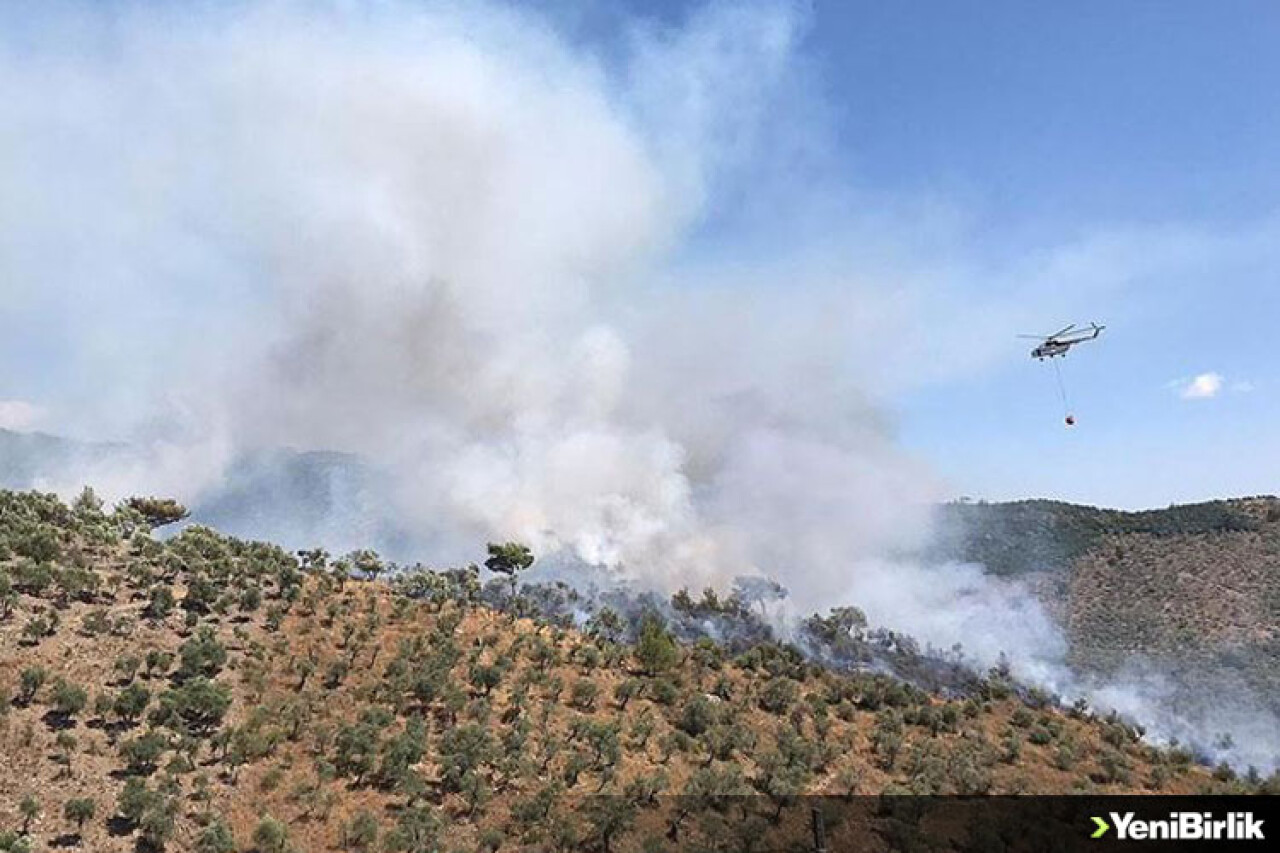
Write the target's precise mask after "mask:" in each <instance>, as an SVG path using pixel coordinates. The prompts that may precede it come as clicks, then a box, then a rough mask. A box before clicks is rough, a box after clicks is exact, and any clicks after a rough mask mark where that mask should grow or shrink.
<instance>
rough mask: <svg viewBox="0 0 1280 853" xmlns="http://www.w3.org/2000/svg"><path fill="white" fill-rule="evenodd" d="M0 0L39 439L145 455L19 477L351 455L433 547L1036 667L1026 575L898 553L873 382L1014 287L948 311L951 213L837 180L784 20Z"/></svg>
mask: <svg viewBox="0 0 1280 853" xmlns="http://www.w3.org/2000/svg"><path fill="white" fill-rule="evenodd" d="M10 14H11V15H12V13H10ZM26 14H27V15H28V16H30V17H26V18H23V19H22V21H23V24H24V25H23V26H12V27H5V26H3V25H4V24H5V23H12V22H10V21H8V20H7V19H6V18H4V17H0V33H7V35H0V288H2V289H3V305H2V307H0V312H3V313H0V331H3V332H5V333H11V334H9V335H8V336H9V337H10V338H11V339H17V340H22V339H24V338H23V337H22V336H21V335H19V334H18V332H19V330H22V329H32V328H35V329H39V330H41V336H40V337H41V341H40V346H38V347H32V348H30V349H29V350H27V351H25V357H26V358H27V359H29V360H30V362H29V363H26V364H20V365H19V369H20V370H26V371H30V372H31V373H32V374H33V375H35V374H39V375H40V376H41V381H42V384H43V385H44V387H45V388H46V389H47V393H46V397H47V399H40V400H38V401H37V402H36V403H35V405H39V406H40V407H41V410H42V411H43V412H44V420H45V421H46V422H49V423H56V424H59V425H60V426H61V427H62V429H63V430H64V431H70V432H73V433H77V434H79V435H82V436H88V437H94V438H114V439H124V440H128V441H129V442H131V444H132V445H133V446H134V447H137V448H141V450H138V451H136V452H134V453H131V454H126V455H125V456H123V457H121V458H122V459H123V460H124V461H123V462H121V461H119V460H118V459H117V460H115V461H111V462H104V463H102V464H100V465H97V466H94V465H88V466H84V467H78V468H77V469H76V470H75V471H72V472H67V474H66V475H65V477H64V478H63V479H61V480H58V481H49V483H48V485H51V486H59V487H62V488H65V489H70V488H74V487H78V486H79V485H80V484H81V483H84V482H91V483H93V484H94V485H95V487H97V488H98V489H99V491H100V492H102V493H104V494H106V495H108V496H112V497H119V496H122V495H124V494H127V493H131V492H152V493H163V494H170V495H174V496H176V497H178V498H181V499H186V500H188V501H195V500H198V499H199V498H200V496H201V495H202V494H204V493H207V492H208V491H210V490H212V489H215V488H216V487H217V486H218V484H219V483H220V482H221V481H222V480H223V479H224V477H225V476H226V472H227V469H228V466H229V465H231V463H232V462H233V461H234V460H235V459H236V458H238V457H239V456H240V455H242V454H243V453H245V452H247V451H252V450H256V449H263V448H276V447H292V448H299V449H304V450H306V449H324V450H335V451H344V452H350V453H353V454H356V455H358V456H359V457H361V458H363V459H365V460H367V461H368V462H369V463H370V464H372V465H374V466H376V467H377V468H378V470H379V472H380V473H381V474H382V475H383V476H384V477H385V478H386V479H387V481H388V482H389V483H390V485H389V486H388V493H387V494H386V495H385V496H384V497H385V505H386V512H387V513H388V514H389V515H392V516H394V517H395V518H396V519H397V520H398V522H400V523H401V524H402V525H403V526H405V527H406V528H408V529H409V530H410V531H411V532H412V535H413V536H414V538H415V539H416V541H418V542H419V543H422V544H423V547H424V548H429V552H428V553H427V554H424V556H427V557H428V558H429V559H431V560H432V561H436V562H450V561H454V560H464V559H473V558H474V554H475V551H476V546H477V544H478V543H482V542H483V541H484V540H485V539H486V538H490V539H492V538H513V539H520V540H523V541H526V542H528V543H529V544H530V545H531V546H532V547H533V548H534V549H535V551H537V552H538V553H541V554H548V553H554V552H556V551H557V550H564V551H568V552H571V553H573V554H575V555H576V556H577V557H579V558H581V559H584V560H586V561H588V562H592V563H599V564H605V565H609V566H612V567H614V568H617V569H619V570H620V571H623V572H625V573H627V574H629V575H631V576H632V577H634V578H636V579H638V580H640V581H641V582H644V583H648V584H650V585H652V586H655V587H658V588H661V589H667V590H670V589H673V588H676V587H681V586H689V587H691V588H695V589H696V588H699V587H700V586H701V585H703V584H706V583H716V582H722V581H725V580H727V579H729V578H731V577H733V576H736V575H741V574H747V573H750V572H752V571H763V572H767V573H769V574H771V575H774V576H776V577H779V578H780V579H782V580H783V581H784V583H785V584H786V585H787V586H788V587H789V588H790V589H791V590H792V594H793V600H794V601H795V603H796V604H797V605H798V606H800V607H802V608H810V609H812V608H818V607H822V608H825V607H826V606H830V605H832V604H835V603H839V602H842V601H845V600H849V599H852V600H854V601H861V602H864V603H865V605H866V607H867V610H868V612H869V613H870V615H872V616H873V618H875V619H877V620H878V621H880V622H883V623H885V624H889V625H892V626H895V627H902V628H904V629H906V630H908V631H913V632H916V633H919V634H920V635H921V636H922V638H923V639H926V640H929V641H932V642H935V643H937V644H939V645H944V646H949V645H951V644H952V643H954V642H961V643H963V644H964V646H965V648H966V649H969V650H971V651H972V653H973V654H975V655H976V656H978V657H979V658H980V659H983V660H986V661H989V662H990V661H993V659H994V657H995V656H996V655H997V654H998V653H999V652H1000V651H1005V652H1008V653H1009V654H1010V655H1012V656H1013V657H1014V658H1015V660H1025V661H1027V662H1028V663H1027V667H1028V670H1027V671H1028V672H1036V671H1047V670H1045V668H1046V667H1049V666H1051V665H1052V663H1053V662H1057V661H1061V659H1062V656H1063V651H1064V649H1063V641H1062V638H1061V636H1060V634H1059V633H1058V632H1057V631H1056V630H1055V629H1054V628H1053V626H1052V624H1051V623H1050V622H1049V621H1048V620H1047V618H1046V617H1045V616H1044V614H1043V613H1042V612H1040V611H1039V609H1038V605H1035V604H1034V602H1033V600H1032V599H1031V597H1030V596H1029V595H1028V594H1026V593H1025V591H1024V590H1022V589H1020V588H1019V587H1016V586H1014V585H1010V584H1007V583H1005V582H1000V581H994V580H991V579H988V578H986V576H984V575H983V574H981V573H980V572H978V571H977V570H973V569H957V568H955V567H951V568H932V569H931V568H922V567H918V566H914V565H903V564H902V563H901V562H900V561H895V560H893V559H892V555H894V554H896V553H901V552H905V551H909V550H911V549H913V548H915V547H917V546H918V545H920V544H921V542H922V541H923V540H924V538H925V537H926V536H927V532H928V531H927V518H928V513H929V506H930V505H931V504H932V503H933V502H934V501H935V500H936V499H937V498H938V496H939V494H940V490H939V486H938V484H937V483H936V481H935V480H934V478H933V476H932V475H931V474H930V473H929V472H928V471H927V470H925V469H924V467H923V466H922V465H920V464H919V463H918V462H916V461H915V460H913V459H912V458H910V457H909V455H908V454H906V453H905V452H904V451H903V450H902V449H901V448H899V447H898V446H897V445H896V444H895V442H894V439H893V428H892V424H891V422H890V421H889V419H888V418H887V417H886V415H885V414H884V412H883V407H882V406H881V405H880V403H879V402H878V401H879V400H881V399H882V398H883V397H884V396H885V395H887V394H890V393H893V392H894V391H896V390H900V389H902V388H904V387H908V386H910V385H911V384H912V383H916V382H920V381H923V380H925V379H937V378H939V377H943V376H946V375H947V374H948V372H950V371H963V370H966V369H968V368H970V367H972V366H973V365H975V364H980V363H982V362H983V360H984V359H987V358H989V357H990V355H991V353H992V352H993V349H992V344H990V343H982V341H984V340H987V341H990V340H993V339H994V336H985V335H983V334H982V332H983V330H984V329H986V328H995V327H1000V328H1003V329H1006V330H1007V329H1008V328H1013V327H1015V326H1021V325H1023V324H1022V323H1019V322H1015V317H1017V312H1018V311H1021V310H1026V311H1028V312H1030V311H1033V310H1034V306H1027V307H1025V308H1019V309H1016V310H1011V309H1009V308H1007V307H1004V306H1005V305H1006V304H1007V302H1008V300H1005V299H1004V298H1003V296H1004V293H1002V285H1001V283H1000V281H999V279H998V277H994V276H993V277H992V278H993V284H992V285H991V287H990V292H991V294H992V296H991V301H990V302H989V303H987V304H973V301H972V299H971V298H966V299H964V300H961V298H960V297H959V296H957V295H955V294H958V293H960V292H961V291H962V290H965V289H964V288H958V287H953V286H952V285H955V284H957V283H962V282H965V281H967V280H968V279H970V278H972V277H974V276H975V275H977V273H976V272H974V271H973V270H971V269H970V268H969V267H968V265H966V264H963V263H957V262H954V261H952V260H951V259H950V258H949V257H948V255H947V251H946V249H947V243H948V239H947V238H946V237H945V236H939V235H946V234H948V233H950V228H949V226H948V222H949V221H950V216H949V214H948V213H947V211H945V210H939V209H937V207H936V206H935V205H931V204H926V205H920V206H917V207H911V206H909V205H902V204H901V202H894V203H893V204H886V205H885V207H884V208H883V209H876V210H868V211H853V212H851V211H850V210H849V207H848V205H847V203H846V202H847V200H848V199H847V198H846V194H842V192H841V191H840V190H838V189H834V188H832V186H830V185H829V183H828V182H827V181H826V178H825V173H824V172H823V171H822V167H823V166H824V165H825V157H826V156H827V152H825V151H824V145H825V143H824V140H826V139H827V138H828V134H827V131H826V129H825V126H824V125H823V122H822V109H823V108H822V104H821V98H820V96H819V95H818V94H816V93H815V90H816V88H817V87H816V80H815V78H814V77H813V76H812V75H809V74H808V73H807V72H806V66H805V63H804V61H803V56H802V53H801V51H800V44H801V43H802V37H803V30H804V26H805V25H806V19H805V14H804V13H803V10H801V9H800V8H799V7H798V6H795V5H792V4H788V3H762V4H713V5H709V6H707V7H705V8H703V9H701V10H698V11H696V12H694V13H691V15H690V16H689V18H688V19H687V20H686V21H684V22H682V24H681V25H680V26H674V27H655V26H641V25H636V26H635V27H634V28H633V29H631V30H629V31H628V32H627V35H626V38H624V39H622V40H621V41H620V44H621V45H622V46H621V47H620V48H619V49H618V53H619V56H605V55H603V54H597V53H593V52H592V51H590V50H588V49H586V48H583V47H581V46H575V45H574V44H572V43H570V42H569V41H567V40H566V39H564V38H563V37H561V36H560V35H559V34H558V33H557V31H556V30H555V28H554V26H552V25H550V24H548V23H546V22H545V21H544V20H542V19H541V18H539V17H538V16H536V15H534V14H530V13H526V12H520V11H514V10H513V9H512V8H510V7H500V6H490V5H483V4H465V5H455V4H449V3H412V4H411V3H408V2H379V3H367V4H363V3H355V2H333V3H320V2H311V3H307V2H275V3H269V2H263V3H237V4H230V5H229V6H225V7H219V6H216V5H212V4H211V5H209V6H204V5H200V6H188V7H186V8H185V10H184V11H182V12H179V11H176V10H169V11H166V10H164V9H161V8H160V7H159V6H158V4H139V5H127V4H109V5H104V6H102V7H95V6H94V5H93V4H88V3H84V4H51V5H50V6H48V7H47V8H46V9H45V10H44V11H43V12H39V13H37V12H34V11H32V10H30V9H28V10H27V11H26ZM17 20H18V18H17V17H16V16H14V21H17ZM815 175H816V177H815ZM895 205H898V206H897V207H896V208H895ZM908 208H909V209H908ZM908 221H909V227H903V224H904V222H908ZM726 235H729V236H728V237H726ZM987 272H988V273H989V272H990V271H987ZM969 292H972V291H971V290H970V291H969ZM961 317H963V318H966V319H967V320H972V322H966V323H959V322H957V321H958V320H959V319H960V318H961ZM1019 319H1020V318H1019ZM953 326H957V327H960V328H961V330H960V331H956V332H952V331H950V329H951V328H952V327H953ZM960 340H963V341H964V343H965V345H964V346H963V347H959V346H955V344H956V343H957V342H958V341H960ZM19 352H23V351H21V350H20V351H19ZM37 361H38V362H39V363H38V364H37V363H36V362H37ZM0 391H3V392H4V393H5V394H6V395H7V394H8V393H10V392H9V390H8V389H6V388H3V387H0ZM26 396H30V395H26ZM1046 662H1048V663H1046ZM1037 668H1039V669H1037Z"/></svg>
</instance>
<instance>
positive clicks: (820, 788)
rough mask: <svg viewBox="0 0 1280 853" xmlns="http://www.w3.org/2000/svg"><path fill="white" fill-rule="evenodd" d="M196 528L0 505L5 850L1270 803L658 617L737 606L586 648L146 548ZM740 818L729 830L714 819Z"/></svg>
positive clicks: (483, 606) (830, 635)
mask: <svg viewBox="0 0 1280 853" xmlns="http://www.w3.org/2000/svg"><path fill="white" fill-rule="evenodd" d="M179 509H180V508H177V507H175V506H173V505H171V504H165V503H162V502H139V503H136V504H135V505H134V506H123V507H120V508H117V509H115V510H114V511H111V512H104V511H103V509H102V508H101V506H100V505H99V504H98V503H97V502H96V500H94V499H93V498H92V496H91V494H86V495H85V496H83V497H82V498H81V499H80V500H79V501H77V502H76V504H75V506H74V507H67V506H64V505H63V504H61V503H59V502H58V501H57V500H56V499H55V498H53V497H50V496H42V495H38V494H34V493H26V494H18V493H12V492H0V744H3V752H4V754H5V756H6V762H7V771H8V772H6V773H5V774H4V775H3V776H2V777H0V850H6V849H7V850H15V849H39V850H43V849H47V848H49V847H52V846H65V847H78V848H79V849H84V850H93V851H125V850H130V849H133V848H134V847H135V846H136V847H138V848H139V849H153V850H160V849H164V850H181V851H185V850H200V851H210V852H211V851H230V850H248V849H256V850H260V851H263V853H270V852H271V851H282V850H285V849H293V850H297V851H320V850H331V849H343V850H374V849H379V850H382V849H385V850H407V851H428V850H435V849H447V850H478V849H483V850H497V849H518V848H523V849H565V850H568V849H599V850H606V851H609V850H617V851H623V850H640V849H655V848H653V847H652V846H649V845H646V844H645V843H644V842H645V840H646V839H654V838H660V837H661V838H675V839H679V840H681V841H682V842H683V841H689V840H691V839H696V838H698V837H699V834H700V833H701V834H704V835H706V834H710V835H716V834H719V833H739V834H740V835H741V837H742V838H747V837H748V836H749V837H750V838H753V839H755V842H756V843H757V844H758V843H759V840H760V839H761V838H764V837H766V836H767V835H768V834H769V833H770V832H773V831H776V830H778V828H780V827H783V826H785V825H786V824H787V820H788V818H787V814H788V812H787V809H789V808H791V807H792V806H794V805H795V803H796V800H795V797H796V795H799V794H804V793H813V794H818V793H821V794H839V795H852V794H856V793H872V794H874V793H885V792H890V793H893V792H897V793H908V792H911V793H1001V792H1046V793H1047V792H1130V791H1161V792H1167V793H1191V792H1202V791H1206V792H1240V791H1251V790H1254V789H1256V788H1258V787H1259V786H1263V785H1270V786H1271V787H1272V788H1273V789H1274V788H1275V787H1276V786H1277V785H1280V778H1276V779H1273V780H1271V781H1270V782H1260V781H1257V780H1256V779H1255V780H1253V781H1245V780H1242V779H1236V778H1235V777H1234V774H1233V773H1231V772H1230V771H1229V770H1227V769H1225V768H1219V769H1218V770H1217V771H1215V772H1214V773H1210V772H1209V771H1208V770H1207V769H1205V768H1202V767H1199V766H1196V765H1195V764H1194V763H1193V762H1192V760H1191V756H1190V755H1189V754H1187V753H1186V752H1183V751H1178V750H1162V749H1157V748H1154V747H1151V746H1149V745H1146V744H1144V743H1143V742H1142V741H1141V740H1140V737H1139V733H1138V731H1137V730H1135V729H1133V728H1131V727H1130V726H1128V725H1126V724H1124V723H1122V722H1120V721H1118V720H1115V719H1098V718H1096V717H1094V716H1093V715H1091V714H1090V713H1088V712H1087V710H1085V709H1083V708H1077V709H1073V710H1071V711H1069V712H1068V711H1065V710H1061V709H1058V708H1055V707H1052V706H1051V705H1049V704H1047V703H1046V701H1045V698H1044V697H1042V696H1040V695H1039V694H1037V693H1035V692H1034V691H1022V690H1019V689H1017V688H1016V685H1012V684H1010V683H1009V682H1008V681H1007V680H1006V679H1005V678H1003V677H1002V676H1001V675H1000V673H998V672H992V673H989V674H986V675H983V676H978V675H974V676H972V677H971V683H970V685H969V689H968V691H967V692H968V695H967V696H964V697H960V696H952V697H951V698H947V697H944V696H943V695H939V694H930V693H927V692H925V691H923V690H921V689H918V688H915V687H911V686H908V685H907V684H905V683H903V682H902V681H901V680H899V679H896V678H893V677H890V676H887V675H884V674H878V673H872V672H868V671H858V670H857V669H846V670H845V671H836V670H835V669H831V668H826V667H824V666H820V665H818V664H817V663H814V662H812V661H811V660H807V659H806V658H804V657H803V656H802V655H800V654H799V653H798V652H797V651H796V650H795V649H793V648H790V647H786V646H782V645H778V644H776V643H773V642H771V641H770V640H769V639H767V631H763V632H762V634H761V635H759V636H756V637H755V638H754V639H751V640H742V639H739V640H738V641H735V642H734V643H733V644H732V645H731V646H722V645H718V644H716V643H714V642H712V641H710V640H708V639H706V638H703V639H700V640H697V641H696V642H693V643H684V644H681V643H677V642H676V641H675V638H674V637H673V634H672V633H671V632H672V631H673V630H676V629H677V628H678V626H677V625H675V624H672V625H667V624H665V622H666V620H665V619H664V617H662V616H661V615H659V613H660V612H665V613H668V614H680V613H686V614H688V613H694V614H697V616H698V618H699V619H709V618H718V617H716V614H721V615H723V614H726V613H729V614H734V613H736V614H740V616H741V619H743V620H744V623H750V620H749V619H747V618H746V616H745V615H741V614H745V613H746V612H747V610H746V608H745V607H744V605H743V603H742V601H741V600H739V598H738V597H737V596H733V597H730V598H728V599H722V598H717V597H716V596H715V595H714V594H707V595H704V596H703V597H702V599H701V600H697V601H695V600H694V599H692V598H691V597H689V596H687V595H685V594H681V595H678V596H676V599H675V600H673V602H671V604H670V605H669V606H665V603H664V607H663V608H661V609H658V608H651V607H644V606H639V607H636V608H634V610H633V612H628V611H627V610H625V609H623V610H613V609H601V610H598V611H596V612H595V613H594V615H592V617H591V618H590V619H588V620H586V621H585V622H584V623H583V624H582V626H581V630H578V629H574V628H572V627H567V626H566V625H565V624H564V622H565V620H563V619H558V618H553V619H547V618H541V619H535V618H531V617H530V616H527V615H517V614H520V613H532V614H536V613H539V612H543V613H545V612H547V611H546V608H545V607H543V606H542V605H540V604H539V601H545V600H546V599H548V598H554V597H555V596H556V595H560V596H564V597H568V598H571V597H572V596H573V592H572V591H571V590H568V589H567V588H564V587H554V586H553V587H543V588H533V587H529V586H525V587H523V588H519V594H514V593H515V591H516V589H517V588H518V587H517V586H516V584H515V581H514V575H513V578H512V582H511V585H510V587H508V580H507V578H506V577H505V576H503V577H499V578H497V579H496V580H495V581H494V582H491V583H489V584H481V581H480V573H479V571H478V570H477V569H476V568H475V567H468V568H463V569H454V570H449V571H440V572H434V571H429V570H426V569H422V568H403V567H400V568H398V569H397V570H396V571H395V572H389V569H390V568H391V567H388V566H385V565H384V564H383V563H382V562H381V561H379V560H378V559H377V557H376V556H375V555H373V554H372V553H371V552H362V553H356V554H353V555H350V557H348V558H345V559H343V560H332V559H331V558H329V557H328V555H326V554H324V553H323V552H305V553H302V554H297V555H295V554H289V553H287V552H285V551H283V550H281V549H280V548H278V547H275V546H271V545H266V544H262V543H251V542H245V541H241V540H237V539H233V538H230V537H227V536H223V535H221V534H218V533H216V532H214V531H212V530H210V529H208V528H203V527H190V528H188V529H186V530H184V531H183V532H182V533H180V534H179V535H177V536H175V537H173V538H171V539H169V540H167V541H160V540H158V539H156V538H154V537H153V536H152V535H151V525H152V524H159V523H163V522H166V521H170V520H172V519H173V518H175V517H177V516H178V515H179ZM493 553H494V554H495V557H494V559H495V560H496V561H497V562H496V563H495V565H497V566H498V567H499V568H511V567H513V566H515V565H518V564H520V562H521V559H522V557H521V555H522V552H521V550H520V549H519V548H517V547H512V548H506V549H503V548H499V549H496V550H495V551H494V552H493ZM388 574H392V575H394V576H393V577H392V578H390V579H388V577H387V575H388ZM502 590H507V592H505V593H503V592H502ZM486 602H487V603H486ZM494 602H496V604H495V603H494ZM641 604H643V601H642V602H641ZM735 618H738V617H735ZM757 624H758V623H757ZM864 629H865V625H863V624H862V622H861V620H860V614H858V613H857V611H855V610H853V609H851V608H846V609H842V610H837V611H835V612H833V613H832V614H831V615H829V616H828V617H824V618H821V619H818V618H815V619H813V620H810V623H809V627H808V631H809V634H810V636H811V638H812V640H813V642H814V643H815V646H816V647H822V648H825V649H827V650H828V652H830V654H831V655H832V657H833V658H841V656H842V655H843V656H844V657H846V658H847V657H850V656H851V657H853V658H859V657H866V655H865V654H864V653H863V652H865V651H866V650H867V649H871V648H887V645H886V644H885V643H883V642H878V641H875V640H874V638H873V636H872V634H871V633H870V632H867V631H865V630H864ZM677 633H679V631H677ZM896 642H897V643H898V644H899V645H902V646H904V647H905V648H907V649H908V651H909V646H910V643H909V642H908V641H906V640H905V639H904V638H901V637H899V638H896ZM900 654H907V652H900ZM908 657H910V655H909V654H908ZM600 794H604V795H609V796H602V797H597V796H595V795H600ZM674 794H684V795H687V796H686V797H683V798H681V797H674V796H672V795H674ZM742 794H752V795H755V796H753V797H750V798H748V799H746V800H741V799H737V800H735V802H737V803H738V804H739V805H738V806H735V811H734V814H733V816H732V817H731V816H729V815H728V814H726V813H725V812H724V811H723V809H717V808H710V807H707V806H706V803H708V802H710V801H711V800H713V799H714V798H715V797H720V796H736V795H742ZM689 797H692V798H694V800H695V801H696V802H698V803H702V804H703V805H702V806H698V805H690V802H691V801H690V799H689ZM739 809H740V812H739ZM5 833H8V834H7V835H6V834H5ZM286 836H287V838H286ZM734 837H738V836H736V835H735V836H734ZM743 844H744V847H745V846H747V844H746V842H745V841H744V842H743ZM23 845H32V846H30V847H23ZM866 849H883V845H881V847H879V848H878V847H877V846H876V844H870V846H868V847H867V848H866Z"/></svg>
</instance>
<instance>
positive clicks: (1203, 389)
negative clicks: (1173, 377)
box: [1177, 372, 1224, 400]
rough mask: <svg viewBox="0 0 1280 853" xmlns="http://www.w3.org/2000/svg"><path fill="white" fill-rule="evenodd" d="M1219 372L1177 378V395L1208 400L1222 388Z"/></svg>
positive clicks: (1187, 398)
mask: <svg viewBox="0 0 1280 853" xmlns="http://www.w3.org/2000/svg"><path fill="white" fill-rule="evenodd" d="M1223 381H1224V380H1223V378H1222V374H1221V373H1212V372H1211V373H1201V374H1199V375H1198V376H1194V377H1192V378H1191V379H1189V380H1178V382H1177V387H1178V389H1179V390H1178V396H1180V397H1182V399H1184V400H1208V399H1210V398H1212V397H1216V396H1218V392H1219V391H1221V390H1222V385H1223Z"/></svg>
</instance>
